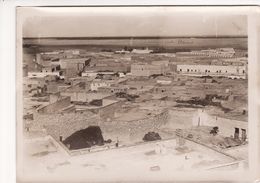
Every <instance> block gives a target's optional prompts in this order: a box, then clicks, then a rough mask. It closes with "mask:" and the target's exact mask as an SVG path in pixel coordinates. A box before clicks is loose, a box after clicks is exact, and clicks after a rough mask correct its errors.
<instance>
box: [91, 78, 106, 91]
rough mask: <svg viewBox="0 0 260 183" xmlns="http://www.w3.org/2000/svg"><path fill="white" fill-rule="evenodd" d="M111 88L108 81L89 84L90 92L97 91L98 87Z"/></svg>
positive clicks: (94, 81) (96, 81) (95, 81)
mask: <svg viewBox="0 0 260 183" xmlns="http://www.w3.org/2000/svg"><path fill="white" fill-rule="evenodd" d="M108 86H111V83H110V82H108V81H102V80H93V81H92V83H91V84H90V90H91V91H97V90H98V88H100V87H108Z"/></svg>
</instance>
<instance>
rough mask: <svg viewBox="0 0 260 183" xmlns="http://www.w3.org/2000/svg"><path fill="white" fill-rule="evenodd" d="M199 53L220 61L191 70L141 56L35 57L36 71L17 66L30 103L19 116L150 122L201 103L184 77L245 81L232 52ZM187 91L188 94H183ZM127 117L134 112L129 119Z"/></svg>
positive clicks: (243, 63)
mask: <svg viewBox="0 0 260 183" xmlns="http://www.w3.org/2000/svg"><path fill="white" fill-rule="evenodd" d="M143 51H147V50H143ZM132 52H133V53H135V52H136V50H133V51H132ZM137 52H138V51H137ZM147 52H148V53H146V54H149V53H150V52H149V50H148V51H147ZM201 52H202V53H203V54H205V55H206V56H212V55H214V54H215V55H218V56H219V57H221V59H218V60H216V58H214V59H212V60H211V63H210V64H206V65H202V64H201V65H195V64H192V63H191V64H182V63H180V62H173V61H172V57H169V58H168V59H160V60H149V59H148V60H147V59H146V60H145V59H143V57H144V56H143V54H140V56H137V55H136V54H135V55H134V56H133V57H132V55H131V54H132V53H130V52H129V53H125V54H117V53H95V54H93V53H87V52H83V51H82V50H81V51H80V50H65V51H54V52H45V53H39V54H36V56H35V60H34V63H35V65H37V69H35V70H30V69H28V67H26V65H24V66H23V71H24V72H23V76H24V82H23V91H24V96H25V98H27V99H28V98H29V99H31V100H30V101H28V102H27V103H26V105H28V106H27V109H30V110H28V111H26V110H25V116H28V115H31V113H30V112H32V113H33V115H36V116H37V115H46V116H48V119H50V118H51V117H53V118H55V120H58V118H61V119H63V115H64V114H67V113H70V114H71V113H72V114H71V116H73V120H75V121H77V115H81V114H85V113H88V115H91V114H93V116H95V119H97V120H98V122H100V123H106V122H113V121H127V120H129V119H132V120H133V121H134V120H137V119H138V120H140V119H142V120H143V119H151V118H152V116H153V114H154V113H160V112H162V111H165V109H167V107H168V106H172V105H173V104H175V103H176V101H177V100H180V99H183V98H185V97H193V98H194V97H200V98H203V96H202V95H203V94H204V93H203V92H201V89H198V88H196V83H195V84H194V83H189V77H196V78H200V77H202V76H211V77H224V78H231V79H247V59H246V58H244V57H243V58H233V56H234V49H225V48H221V49H216V50H214V51H213V50H207V51H205V50H202V51H201ZM138 53H139V52H138ZM128 54H129V55H128ZM191 54H197V52H192V53H191ZM160 56H161V55H160ZM212 57H215V56H212ZM223 57H230V58H228V59H223ZM136 58H137V59H136ZM138 58H140V59H138ZM189 86H191V88H192V89H193V91H195V92H194V93H189V92H190V91H189V89H187V87H189ZM173 88H174V90H173ZM169 102H172V103H170V104H169ZM162 106H163V107H162ZM29 111H30V112H29ZM129 111H135V112H134V113H133V115H129V114H128V112H129ZM158 111H159V112H158ZM138 112H139V113H140V114H139V113H138ZM135 114H136V115H135ZM138 117H139V118H140V119H139V118H138ZM39 119H42V118H39ZM27 121H28V120H27ZM71 123H73V121H72V122H71ZM75 123H76V122H75ZM77 123H79V124H83V123H81V122H78V121H77ZM57 128H58V127H57ZM64 129H66V128H64Z"/></svg>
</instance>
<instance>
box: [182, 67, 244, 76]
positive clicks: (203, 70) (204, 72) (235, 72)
mask: <svg viewBox="0 0 260 183" xmlns="http://www.w3.org/2000/svg"><path fill="white" fill-rule="evenodd" d="M177 72H178V73H179V74H183V75H190V76H224V77H228V78H232V79H234V78H236V79H246V75H247V74H246V72H247V71H246V66H232V65H228V66H226V65H177Z"/></svg>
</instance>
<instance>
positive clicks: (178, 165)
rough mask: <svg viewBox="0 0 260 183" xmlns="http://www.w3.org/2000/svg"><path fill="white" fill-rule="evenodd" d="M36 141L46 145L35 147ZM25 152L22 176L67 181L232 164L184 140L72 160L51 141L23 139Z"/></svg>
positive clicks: (225, 158) (159, 173)
mask: <svg viewBox="0 0 260 183" xmlns="http://www.w3.org/2000/svg"><path fill="white" fill-rule="evenodd" d="M39 142H41V143H40V144H45V145H43V146H42V148H38V147H39ZM47 144H48V145H47ZM35 149H37V150H38V152H36V151H35ZM25 150H26V151H25V153H24V162H23V163H24V164H23V165H24V166H23V175H24V176H25V177H28V178H33V177H38V178H43V180H44V179H45V178H46V177H47V178H50V179H52V180H56V178H57V177H59V178H58V179H60V178H63V179H66V180H68V179H69V178H70V177H72V176H75V177H76V178H75V177H74V178H75V179H77V177H78V176H80V177H82V178H84V181H86V180H93V179H97V177H98V178H100V179H101V180H103V178H104V177H106V176H109V177H110V178H111V177H112V178H117V179H120V178H122V175H126V173H127V172H128V173H127V174H128V175H126V176H130V177H131V176H132V173H133V174H134V173H137V174H135V175H139V174H140V173H141V174H142V176H144V178H145V177H146V178H149V177H151V176H155V175H156V176H157V175H158V176H162V175H164V174H171V172H172V171H183V170H190V171H192V170H196V171H197V170H206V169H207V168H211V167H214V166H219V165H221V164H226V163H231V162H232V161H233V159H232V158H229V157H226V156H224V155H222V154H220V153H216V152H214V151H211V150H208V149H206V148H204V147H203V146H200V145H197V144H194V143H192V142H188V141H186V144H185V145H184V146H181V147H180V146H178V145H176V141H175V140H168V141H160V142H155V143H147V144H143V145H138V146H133V147H128V148H119V149H113V150H108V151H102V152H97V153H90V154H85V155H79V156H72V157H71V156H68V155H67V154H66V153H65V152H64V150H63V149H62V148H61V147H59V146H58V145H57V144H56V143H55V142H54V141H52V140H49V139H38V140H36V141H35V140H32V139H31V140H25ZM35 154H37V155H35ZM75 170H77V171H75ZM32 172H34V173H33V174H32ZM83 172H84V173H83ZM130 172H131V173H130ZM138 172H139V173H138ZM129 173H130V174H129ZM141 174H140V175H141Z"/></svg>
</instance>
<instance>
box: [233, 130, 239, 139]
mask: <svg viewBox="0 0 260 183" xmlns="http://www.w3.org/2000/svg"><path fill="white" fill-rule="evenodd" d="M234 138H235V139H239V128H235V134H234Z"/></svg>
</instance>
